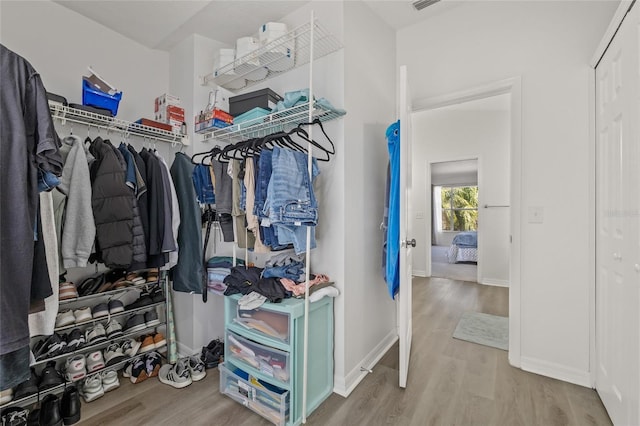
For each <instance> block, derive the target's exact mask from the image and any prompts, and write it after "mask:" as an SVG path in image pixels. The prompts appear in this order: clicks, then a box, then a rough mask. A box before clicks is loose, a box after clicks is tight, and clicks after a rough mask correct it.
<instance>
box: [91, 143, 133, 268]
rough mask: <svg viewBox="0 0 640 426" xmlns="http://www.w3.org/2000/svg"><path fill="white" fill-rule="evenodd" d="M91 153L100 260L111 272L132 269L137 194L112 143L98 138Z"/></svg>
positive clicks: (97, 254) (93, 200)
mask: <svg viewBox="0 0 640 426" xmlns="http://www.w3.org/2000/svg"><path fill="white" fill-rule="evenodd" d="M89 152H91V154H92V155H93V156H94V157H95V159H96V161H95V162H94V163H93V164H92V166H91V191H92V194H91V205H92V207H93V217H94V219H95V222H96V258H97V260H98V261H100V262H102V263H104V264H105V265H106V266H107V267H109V268H128V267H129V266H130V265H131V263H132V261H133V194H132V192H131V188H129V187H128V186H127V184H126V181H125V167H124V166H123V165H122V164H121V163H120V160H119V158H118V156H117V155H116V152H115V151H114V149H113V148H112V146H111V143H110V142H108V141H105V140H102V138H100V137H97V138H96V139H94V141H93V142H91V147H90V148H89Z"/></svg>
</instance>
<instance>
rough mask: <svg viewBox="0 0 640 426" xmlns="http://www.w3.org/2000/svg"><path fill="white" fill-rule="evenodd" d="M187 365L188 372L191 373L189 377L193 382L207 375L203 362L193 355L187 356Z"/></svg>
mask: <svg viewBox="0 0 640 426" xmlns="http://www.w3.org/2000/svg"><path fill="white" fill-rule="evenodd" d="M188 366H189V373H190V374H191V379H192V380H193V381H194V382H197V381H198V380H202V379H204V378H205V376H206V375H207V372H206V371H205V365H204V362H202V361H201V360H199V359H198V358H196V357H195V356H190V357H189V358H188Z"/></svg>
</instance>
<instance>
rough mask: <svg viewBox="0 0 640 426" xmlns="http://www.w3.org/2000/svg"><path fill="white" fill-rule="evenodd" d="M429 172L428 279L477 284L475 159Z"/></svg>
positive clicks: (433, 166)
mask: <svg viewBox="0 0 640 426" xmlns="http://www.w3.org/2000/svg"><path fill="white" fill-rule="evenodd" d="M430 169H431V187H430V194H429V195H428V196H429V197H430V198H431V206H432V208H431V209H430V210H431V211H430V216H431V217H430V219H431V276H432V277H438V278H449V279H452V280H459V281H468V282H478V244H477V231H478V198H479V193H478V159H477V158H473V159H468V160H457V161H444V162H436V163H431V167H430Z"/></svg>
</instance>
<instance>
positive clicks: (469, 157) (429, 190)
mask: <svg viewBox="0 0 640 426" xmlns="http://www.w3.org/2000/svg"><path fill="white" fill-rule="evenodd" d="M422 112H424V110H422ZM468 160H475V161H476V163H477V165H478V171H477V175H478V176H477V180H478V216H479V215H480V206H481V205H482V204H481V201H480V200H482V193H481V191H480V188H481V187H482V186H483V185H484V182H483V180H482V156H481V155H479V154H475V155H474V154H470V155H465V156H461V157H447V158H446V159H437V158H436V159H431V158H430V159H428V160H427V162H426V167H425V171H426V177H425V179H426V180H425V181H426V182H427V185H426V189H427V195H428V197H426V209H425V231H426V234H425V235H426V237H425V238H426V239H425V241H428V242H429V244H427V245H426V246H427V249H426V250H425V252H426V262H427V263H426V276H427V277H431V274H432V266H433V265H432V264H431V262H432V258H431V247H432V245H433V244H432V243H431V235H432V233H433V221H432V220H431V218H432V216H431V215H432V210H433V191H432V181H431V168H432V166H433V164H434V163H448V162H452V161H468ZM427 217H428V218H429V221H428V223H429V224H428V225H427ZM481 241H482V230H481V229H479V230H478V254H479V255H480V257H479V258H478V264H477V270H476V282H477V283H478V284H482V283H481V282H480V277H482V273H481V272H482V262H481V260H482V251H480V242H481Z"/></svg>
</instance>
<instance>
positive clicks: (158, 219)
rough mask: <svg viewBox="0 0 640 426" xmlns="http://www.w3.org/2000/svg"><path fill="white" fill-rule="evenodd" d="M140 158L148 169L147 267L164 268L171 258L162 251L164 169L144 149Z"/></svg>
mask: <svg viewBox="0 0 640 426" xmlns="http://www.w3.org/2000/svg"><path fill="white" fill-rule="evenodd" d="M140 157H141V158H142V159H143V160H144V163H145V165H146V168H147V195H148V198H147V201H148V203H147V205H148V212H149V244H148V245H147V266H148V267H150V268H152V267H154V268H155V267H157V268H159V267H162V266H164V264H165V263H167V260H169V256H168V255H167V253H165V252H163V250H162V243H163V241H164V233H165V218H164V215H165V204H164V197H165V192H164V183H163V180H162V168H161V166H160V161H159V160H158V158H157V157H156V156H155V155H154V154H153V153H151V152H150V151H148V150H147V149H146V148H143V149H142V151H140Z"/></svg>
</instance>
